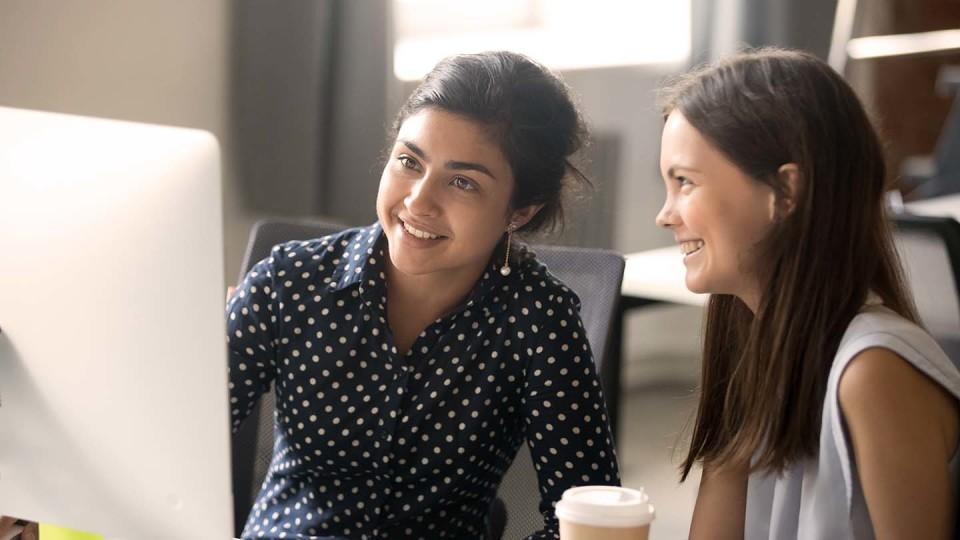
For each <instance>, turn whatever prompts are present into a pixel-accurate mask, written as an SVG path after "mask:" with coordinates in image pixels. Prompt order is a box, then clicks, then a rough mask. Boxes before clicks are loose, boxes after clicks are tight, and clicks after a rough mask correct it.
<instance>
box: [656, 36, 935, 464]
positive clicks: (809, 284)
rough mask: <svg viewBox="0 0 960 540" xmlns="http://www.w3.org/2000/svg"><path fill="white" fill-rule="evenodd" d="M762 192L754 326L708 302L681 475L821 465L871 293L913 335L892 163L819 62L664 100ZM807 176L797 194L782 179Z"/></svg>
mask: <svg viewBox="0 0 960 540" xmlns="http://www.w3.org/2000/svg"><path fill="white" fill-rule="evenodd" d="M660 99H661V104H662V107H663V111H664V114H665V116H666V115H669V113H670V112H672V111H674V110H676V111H680V113H681V114H683V116H684V117H685V118H686V119H687V121H688V122H689V123H690V124H691V125H692V126H693V127H695V128H696V129H697V130H698V131H699V132H700V133H701V134H702V135H703V136H704V137H705V138H706V139H707V140H708V141H709V142H710V143H711V144H712V145H713V146H714V147H715V148H716V149H718V150H719V151H720V152H721V153H722V154H723V155H724V156H725V157H726V158H727V159H729V160H730V161H731V162H732V163H733V164H735V165H736V166H737V167H738V168H740V169H741V170H742V171H743V172H744V173H746V174H747V175H748V176H750V177H751V178H752V179H754V180H755V181H757V182H762V183H764V184H767V185H769V186H771V188H772V189H773V191H774V193H775V194H776V196H777V207H778V208H779V209H789V210H787V211H784V212H782V213H781V215H780V217H779V218H778V220H777V222H776V224H775V225H774V227H773V228H772V230H771V232H770V233H769V234H768V236H767V237H766V238H765V239H764V240H763V242H762V244H761V245H759V246H757V249H758V252H759V253H760V254H761V256H760V258H759V260H761V261H762V263H761V267H760V268H758V269H756V271H757V272H758V273H759V278H760V283H761V284H762V292H761V299H760V303H759V306H758V309H757V311H756V313H753V312H751V310H750V309H749V308H748V307H747V306H746V305H745V304H744V303H743V302H742V301H741V300H739V299H738V298H736V297H734V296H730V295H712V296H711V297H710V301H709V303H708V307H707V315H706V323H705V329H704V348H703V366H702V379H701V396H700V405H699V408H698V410H697V416H696V421H695V423H694V427H693V433H692V436H691V441H690V447H689V450H688V452H687V456H686V458H685V460H684V462H683V464H682V466H681V471H682V472H681V477H682V479H686V477H687V475H688V474H689V472H690V469H691V468H692V467H693V466H694V465H695V464H697V463H710V464H715V465H750V466H751V470H768V471H769V470H772V471H782V470H783V469H784V468H785V467H787V466H788V465H790V464H791V463H793V462H794V461H796V460H799V459H802V458H804V457H807V456H813V455H815V453H816V451H817V447H818V438H819V433H820V416H821V408H822V404H823V399H824V393H825V391H826V381H827V375H828V373H829V370H830V366H831V364H832V362H833V358H834V355H835V354H836V352H837V348H838V347H839V343H840V339H841V337H842V336H843V333H844V331H845V330H846V328H847V326H848V324H849V323H850V321H851V319H853V317H854V316H855V315H856V314H857V312H858V311H859V310H860V308H861V307H862V306H863V304H864V302H865V301H866V298H867V293H868V292H869V291H873V292H875V293H877V294H878V295H879V296H880V297H881V299H882V300H883V303H884V305H886V307H888V308H890V309H892V310H893V311H895V312H897V313H899V314H900V315H902V316H904V317H906V318H907V319H909V320H911V321H914V322H916V321H917V317H916V314H915V308H914V307H913V303H912V300H911V299H910V297H909V295H908V294H907V292H906V289H905V287H904V282H903V277H902V271H901V267H900V262H899V259H898V257H897V253H896V250H895V249H894V245H893V241H892V235H891V230H890V225H889V220H888V218H887V216H886V213H885V209H884V204H883V195H884V191H885V187H886V186H885V183H886V169H885V166H884V159H883V149H882V147H881V145H880V141H879V139H878V137H877V134H876V132H875V131H874V129H873V127H872V125H871V123H870V120H869V119H868V117H867V114H866V112H865V111H864V109H863V106H862V105H861V103H860V101H859V100H858V99H857V97H856V95H855V94H854V92H853V90H852V89H851V88H850V87H849V86H848V85H847V83H846V82H845V81H844V80H843V79H842V78H841V77H840V76H838V75H837V74H836V73H835V72H834V71H833V70H832V69H831V68H830V67H829V66H827V65H826V64H824V63H823V62H822V61H821V60H819V59H818V58H816V57H814V56H812V55H809V54H806V53H803V52H798V51H789V50H783V49H769V48H767V49H758V50H753V51H747V52H744V53H740V54H737V55H734V56H732V57H729V58H727V59H724V60H722V61H719V62H718V63H715V64H712V65H708V66H705V67H702V68H700V69H697V70H695V71H693V72H691V73H689V74H687V75H685V76H683V77H681V78H679V79H678V80H676V81H674V82H673V84H671V85H670V86H668V87H667V88H665V89H664V90H662V91H661V94H660ZM787 163H794V164H796V165H797V167H798V168H799V171H800V175H799V176H800V178H799V181H798V182H797V185H796V186H795V187H794V189H793V190H792V191H791V188H790V186H788V185H785V183H784V182H783V180H782V179H781V178H780V177H779V176H778V174H777V172H778V170H779V169H780V167H781V166H782V165H784V164H787Z"/></svg>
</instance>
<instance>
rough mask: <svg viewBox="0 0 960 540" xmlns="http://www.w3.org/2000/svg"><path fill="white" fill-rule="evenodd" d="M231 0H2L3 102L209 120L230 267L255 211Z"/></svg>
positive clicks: (204, 125) (180, 121)
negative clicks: (240, 141) (237, 97)
mask: <svg viewBox="0 0 960 540" xmlns="http://www.w3.org/2000/svg"><path fill="white" fill-rule="evenodd" d="M229 7H230V4H229V1H228V0H204V1H202V2H194V1H189V0H173V1H170V0H166V1H164V0H149V1H147V0H144V1H137V2H117V1H114V0H87V1H83V2H79V1H55V0H3V1H2V2H0V104H2V105H6V106H12V107H22V108H32V109H41V110H48V111H56V112H65V113H73V114H82V115H89V116H101V117H107V118H119V119H124V120H133V121H141V122H150V123H158V124H170V125H177V126H186V127H194V128H200V129H205V130H208V131H211V132H212V133H214V134H215V135H216V136H217V138H218V139H219V140H220V143H221V147H222V149H223V155H224V173H225V182H224V219H225V221H226V231H227V235H226V255H227V275H228V276H229V277H230V279H232V277H233V276H234V275H236V268H237V267H238V266H239V259H240V254H241V253H242V251H243V245H244V242H245V239H246V229H247V227H248V223H247V221H248V220H247V219H246V218H245V216H244V215H243V213H242V212H241V211H240V209H239V208H238V204H237V201H236V190H235V189H234V184H233V182H232V181H231V180H232V170H233V167H232V157H233V153H232V148H233V144H232V140H231V138H230V130H229V122H228V105H227V104H228V101H229V94H230V92H229V86H228V79H229V64H230V48H229V43H228V40H229Z"/></svg>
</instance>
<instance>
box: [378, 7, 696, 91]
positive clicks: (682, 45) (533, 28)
mask: <svg viewBox="0 0 960 540" xmlns="http://www.w3.org/2000/svg"><path fill="white" fill-rule="evenodd" d="M393 7H394V21H395V24H396V34H395V35H396V38H397V41H396V44H395V48H394V58H393V70H394V73H395V74H396V76H397V78H398V79H401V80H406V81H410V80H419V79H421V78H423V76H424V75H425V74H426V73H427V72H428V71H430V69H431V68H432V67H433V66H434V65H435V64H436V63H437V62H438V61H439V60H441V59H442V58H444V57H446V56H450V55H453V54H459V53H471V52H481V51H489V50H500V49H505V50H510V51H514V52H519V53H523V54H526V55H528V56H530V57H532V58H534V59H536V60H537V61H539V62H541V63H543V64H545V65H546V66H547V67H549V68H551V69H555V70H571V69H589V68H596V67H609V66H629V65H643V64H672V63H681V62H685V61H686V60H687V59H688V57H689V55H690V2H689V0H676V1H674V0H671V1H667V2H664V1H662V0H628V1H624V0H592V1H591V2H584V1H583V0H576V1H574V0H484V1H483V2H476V1H469V0H463V1H460V0H394V6H393Z"/></svg>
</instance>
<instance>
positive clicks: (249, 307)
mask: <svg viewBox="0 0 960 540" xmlns="http://www.w3.org/2000/svg"><path fill="white" fill-rule="evenodd" d="M279 249H280V248H279V247H276V248H274V250H273V252H272V254H271V257H270V258H268V259H265V260H263V261H260V262H259V263H257V264H256V266H254V267H253V268H252V269H251V270H250V272H248V273H247V275H246V277H245V278H244V280H243V283H241V284H240V286H239V287H238V288H237V290H236V292H235V293H234V294H233V295H232V296H231V297H230V299H229V300H228V302H227V350H228V353H229V381H230V382H229V387H230V419H231V426H232V428H233V431H234V432H236V430H237V429H238V428H239V427H240V424H241V423H242V422H243V420H244V419H245V418H246V417H247V416H248V415H249V414H250V411H251V410H252V409H253V406H254V405H255V404H256V403H257V400H258V399H260V396H261V395H262V394H263V393H264V392H266V391H268V390H269V389H270V383H271V381H273V379H274V376H275V375H276V358H275V349H274V347H275V344H276V324H277V317H278V313H277V312H278V308H277V307H276V302H275V301H274V298H273V296H274V295H275V292H274V289H273V286H272V285H273V274H274V269H273V267H272V264H271V261H272V260H274V259H275V258H276V257H278V256H279V255H278V254H279Z"/></svg>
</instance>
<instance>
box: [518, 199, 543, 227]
mask: <svg viewBox="0 0 960 540" xmlns="http://www.w3.org/2000/svg"><path fill="white" fill-rule="evenodd" d="M541 208H543V205H542V204H531V205H530V206H524V207H523V208H517V209H516V210H514V211H513V212H511V213H510V224H511V225H513V228H514V229H515V230H516V229H519V228H521V227H523V226H524V225H526V224H527V223H529V222H530V220H531V219H533V216H535V215H537V212H539V211H540V209H541Z"/></svg>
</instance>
